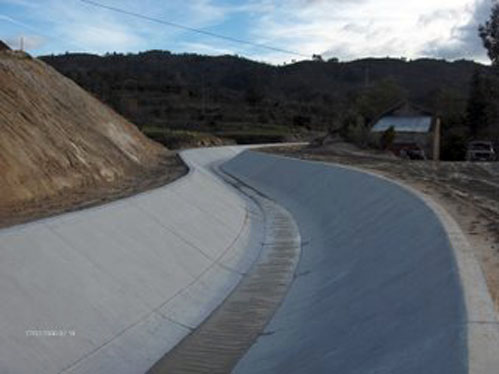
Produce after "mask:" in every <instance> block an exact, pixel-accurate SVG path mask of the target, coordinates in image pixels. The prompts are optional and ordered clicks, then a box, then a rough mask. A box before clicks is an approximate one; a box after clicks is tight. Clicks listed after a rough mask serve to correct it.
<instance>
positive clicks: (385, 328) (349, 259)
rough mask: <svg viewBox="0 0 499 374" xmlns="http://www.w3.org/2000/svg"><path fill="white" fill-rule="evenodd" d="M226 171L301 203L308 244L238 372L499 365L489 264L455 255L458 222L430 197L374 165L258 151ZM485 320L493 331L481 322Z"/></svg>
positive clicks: (437, 371)
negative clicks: (448, 221) (444, 218)
mask: <svg viewBox="0 0 499 374" xmlns="http://www.w3.org/2000/svg"><path fill="white" fill-rule="evenodd" d="M223 170H225V171H226V172H228V173H229V174H231V175H234V176H235V177H237V178H239V179H241V180H242V181H243V182H245V183H247V184H248V185H250V186H252V187H253V188H255V189H257V190H258V191H260V192H262V193H264V194H265V195H266V196H268V197H270V198H272V199H274V200H275V201H276V202H278V203H280V204H281V205H282V206H283V207H284V208H286V209H287V210H288V211H289V212H291V213H292V215H293V217H294V218H295V220H296V221H297V224H298V226H299V230H300V235H301V238H302V243H303V249H302V255H301V260H300V262H299V264H298V268H297V272H296V276H295V280H294V282H293V284H292V286H291V289H290V291H289V293H288V295H287V296H286V298H285V299H284V301H283V304H282V305H281V307H280V309H279V310H278V311H277V313H276V314H275V315H274V318H273V319H272V321H271V322H270V324H269V325H268V326H267V328H266V331H265V333H264V334H262V336H261V337H260V338H259V339H258V341H257V343H256V344H255V345H254V346H253V347H252V348H251V349H250V350H249V352H248V353H247V354H246V355H245V357H244V358H243V359H242V360H241V361H240V362H239V364H238V366H237V367H236V370H235V373H243V374H245V373H342V374H348V373H411V374H420V373H426V374H431V373H434V374H441V373H453V374H459V373H468V372H469V373H482V374H485V373H492V372H495V371H494V370H496V369H497V367H499V366H498V364H499V363H498V357H499V356H498V354H497V353H498V352H499V350H498V347H499V341H498V340H497V322H494V321H496V320H495V318H493V306H492V305H491V303H490V297H489V295H488V293H487V290H486V286H485V283H484V280H483V274H481V273H480V269H479V266H477V265H476V263H475V262H473V261H475V260H473V259H472V257H470V256H469V255H468V256H467V257H465V258H464V257H462V256H461V255H459V256H460V257H461V259H460V260H459V261H460V263H459V266H458V265H457V263H456V254H455V251H454V249H453V248H452V246H451V244H450V241H449V235H452V236H455V235H456V232H455V230H454V231H453V232H452V233H447V232H446V230H445V229H444V226H443V224H442V222H441V221H440V220H439V218H438V216H437V215H436V214H435V212H434V211H433V210H432V209H431V208H430V207H429V206H428V205H427V204H425V202H424V201H423V200H421V199H419V198H418V197H417V196H415V195H414V194H413V193H411V192H410V191H408V190H407V189H404V188H401V187H400V186H398V185H396V184H395V183H390V182H388V181H386V180H383V179H381V178H378V177H375V176H372V175H368V174H366V173H362V172H359V171H354V170H350V169H346V168H341V167H335V166H331V165H326V164H321V163H316V162H315V163H314V162H304V161H300V160H294V159H288V158H283V157H278V156H271V155H268V154H263V153H257V152H245V153H242V154H240V155H239V156H237V157H236V158H234V159H232V160H231V161H229V162H228V163H227V164H225V165H224V166H223ZM467 253H468V254H469V253H470V250H468V252H467ZM461 273H465V274H461ZM461 281H463V283H461ZM463 285H464V287H465V288H467V291H466V299H465V297H464V296H463ZM483 287H485V290H483ZM470 289H471V293H473V292H475V296H471V299H470V297H469V295H468V293H469V291H470ZM482 291H483V292H482ZM472 299H473V300H472ZM470 300H471V301H470ZM479 310H481V313H480V314H478V313H476V311H479ZM485 310H487V313H488V314H487V313H484V311H485ZM491 311H492V316H491V315H490V313H491ZM483 316H486V319H484V320H483V321H482V319H480V317H483ZM473 318H478V319H477V320H473ZM478 321H481V323H483V324H487V326H488V327H487V330H486V331H485V330H481V331H478V330H476V329H477V326H475V325H474V324H477V323H479V322H478ZM480 327H482V328H483V326H481V325H480ZM468 330H469V331H468ZM470 341H471V343H470ZM468 349H470V352H468Z"/></svg>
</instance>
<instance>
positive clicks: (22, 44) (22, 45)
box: [21, 36, 24, 52]
mask: <svg viewBox="0 0 499 374" xmlns="http://www.w3.org/2000/svg"><path fill="white" fill-rule="evenodd" d="M21 52H24V36H21Z"/></svg>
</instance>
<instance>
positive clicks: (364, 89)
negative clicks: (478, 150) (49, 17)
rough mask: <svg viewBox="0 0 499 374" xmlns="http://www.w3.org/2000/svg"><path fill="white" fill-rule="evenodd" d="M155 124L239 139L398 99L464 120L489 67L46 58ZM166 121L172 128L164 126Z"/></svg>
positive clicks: (352, 116) (317, 123)
mask: <svg viewBox="0 0 499 374" xmlns="http://www.w3.org/2000/svg"><path fill="white" fill-rule="evenodd" d="M42 59H43V60H44V61H45V62H47V63H49V64H50V65H52V66H53V67H55V68H56V69H57V70H59V71H60V72H62V73H63V74H65V75H66V76H68V77H70V78H71V79H73V80H74V81H76V82H77V83H78V84H80V85H81V86H82V87H84V88H85V89H87V90H89V91H90V92H92V93H94V94H95V95H96V96H97V97H98V98H99V99H102V100H103V101H104V102H106V103H108V104H110V105H111V106H112V107H113V108H115V109H116V110H117V111H118V112H120V113H121V114H123V115H125V116H126V117H128V118H129V119H130V120H132V121H133V122H135V123H137V124H138V125H139V126H140V127H142V128H143V130H144V131H145V132H147V133H149V134H152V135H154V134H155V133H156V134H157V133H159V134H161V133H163V132H165V130H164V129H165V128H166V129H170V130H171V129H177V130H178V129H182V130H191V131H199V132H209V133H211V134H214V135H217V136H220V137H227V138H232V139H235V140H236V141H238V142H250V141H251V142H253V141H272V140H284V139H286V138H288V139H289V138H292V137H290V135H292V134H295V135H296V134H303V133H304V132H307V131H308V130H311V129H312V130H325V129H330V128H340V127H342V126H344V125H345V123H348V122H352V121H353V122H356V121H357V118H361V122H363V123H362V125H365V124H368V123H369V121H370V120H371V119H372V118H374V117H375V116H376V115H377V114H379V112H380V111H383V110H385V109H386V108H387V107H389V106H391V105H393V104H394V103H396V102H398V101H400V100H402V99H409V100H410V101H412V102H414V103H415V104H419V105H421V106H424V107H426V108H428V109H430V110H434V111H436V112H438V113H440V114H441V115H442V116H443V117H444V128H445V129H446V130H449V128H451V127H452V128H457V127H459V126H462V125H464V122H465V121H466V108H467V100H468V95H469V92H470V81H471V78H472V76H473V74H474V73H475V72H476V71H479V72H481V74H482V75H490V74H491V73H490V71H491V69H490V68H489V67H486V66H484V65H479V64H476V63H473V62H470V61H457V62H446V61H442V60H431V59H420V60H415V61H406V60H404V59H388V58H387V59H365V60H358V61H353V62H338V61H337V60H335V59H332V60H330V61H304V62H299V63H294V64H291V65H285V66H272V65H267V64H262V63H257V62H254V61H250V60H246V59H243V58H239V57H236V56H219V57H208V56H200V55H192V54H182V55H175V54H171V53H169V52H165V51H149V52H144V53H140V54H136V55H133V54H129V55H121V54H109V55H106V56H97V55H88V54H66V55H60V56H45V57H43V58H42ZM166 131H168V130H166Z"/></svg>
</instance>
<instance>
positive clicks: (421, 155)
mask: <svg viewBox="0 0 499 374" xmlns="http://www.w3.org/2000/svg"><path fill="white" fill-rule="evenodd" d="M399 154H400V157H402V158H405V159H409V160H426V154H425V151H423V150H422V149H421V148H419V147H417V146H416V147H404V148H402V149H401V150H400V153H399Z"/></svg>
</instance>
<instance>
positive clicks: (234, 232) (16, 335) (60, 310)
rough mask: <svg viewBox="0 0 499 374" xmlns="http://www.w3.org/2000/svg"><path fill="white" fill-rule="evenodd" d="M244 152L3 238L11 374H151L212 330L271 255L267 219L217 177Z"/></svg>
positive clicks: (203, 159)
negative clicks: (219, 165)
mask: <svg viewBox="0 0 499 374" xmlns="http://www.w3.org/2000/svg"><path fill="white" fill-rule="evenodd" d="M235 152H238V150H236V149H232V148H224V149H219V150H194V151H187V152H184V153H183V157H184V158H185V160H186V162H187V163H188V164H189V166H190V168H191V170H190V172H189V174H188V175H187V176H186V177H184V178H182V179H180V180H178V181H176V182H174V183H173V184H171V185H168V186H166V187H163V188H160V189H157V190H154V191H150V192H147V193H143V194H140V195H137V196H134V197H131V198H128V199H124V200H121V201H117V202H114V203H111V204H107V205H104V206H101V207H96V208H91V209H87V210H84V211H80V212H74V213H70V214H65V215H62V216H58V217H54V218H50V219H45V220H41V221H38V222H34V223H29V224H26V225H22V226H16V227H12V228H9V229H5V230H1V231H0V332H1V334H0V373H2V374H4V373H5V374H7V373H10V374H13V373H16V374H17V373H19V374H27V373H37V374H43V373H50V374H54V373H88V374H90V373H91V374H95V373H120V374H126V373H143V372H145V371H146V370H147V369H148V368H149V367H150V366H152V365H153V364H154V362H156V361H157V360H158V359H159V358H160V357H162V356H163V355H164V353H165V352H167V351H168V350H169V349H171V348H172V347H173V346H174V345H175V344H176V343H178V341H179V340H180V339H182V338H183V337H184V336H186V334H188V333H189V332H190V331H191V330H192V329H193V328H194V327H196V326H197V325H198V324H199V323H200V322H201V321H203V320H204V319H205V318H206V317H207V316H208V315H209V314H210V313H211V311H212V310H213V309H214V308H215V307H216V306H217V305H218V304H219V303H220V302H222V301H223V300H224V298H225V297H226V296H227V295H228V293H229V292H230V291H231V290H232V288H233V287H234V286H235V285H236V284H237V283H238V282H239V280H240V279H241V278H242V276H243V274H244V272H245V271H246V270H247V269H248V268H249V267H250V266H251V264H252V263H253V261H254V260H255V259H256V257H257V256H258V253H259V249H260V248H261V243H260V241H261V239H262V235H263V233H262V230H261V227H262V220H261V217H260V216H259V214H260V213H259V209H258V208H257V207H255V206H254V205H253V203H252V202H251V201H250V200H248V199H245V198H244V197H243V196H242V195H240V194H239V193H237V192H236V191H235V190H234V189H232V187H230V186H228V185H227V184H225V183H223V182H222V181H221V180H220V179H219V178H218V177H216V176H215V175H214V173H213V172H211V171H210V169H209V167H208V165H209V164H210V163H211V162H213V161H216V160H220V159H223V158H227V157H230V156H232V155H234V154H235ZM47 334H49V335H50V334H56V335H64V336H47ZM73 335H74V336H73Z"/></svg>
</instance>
